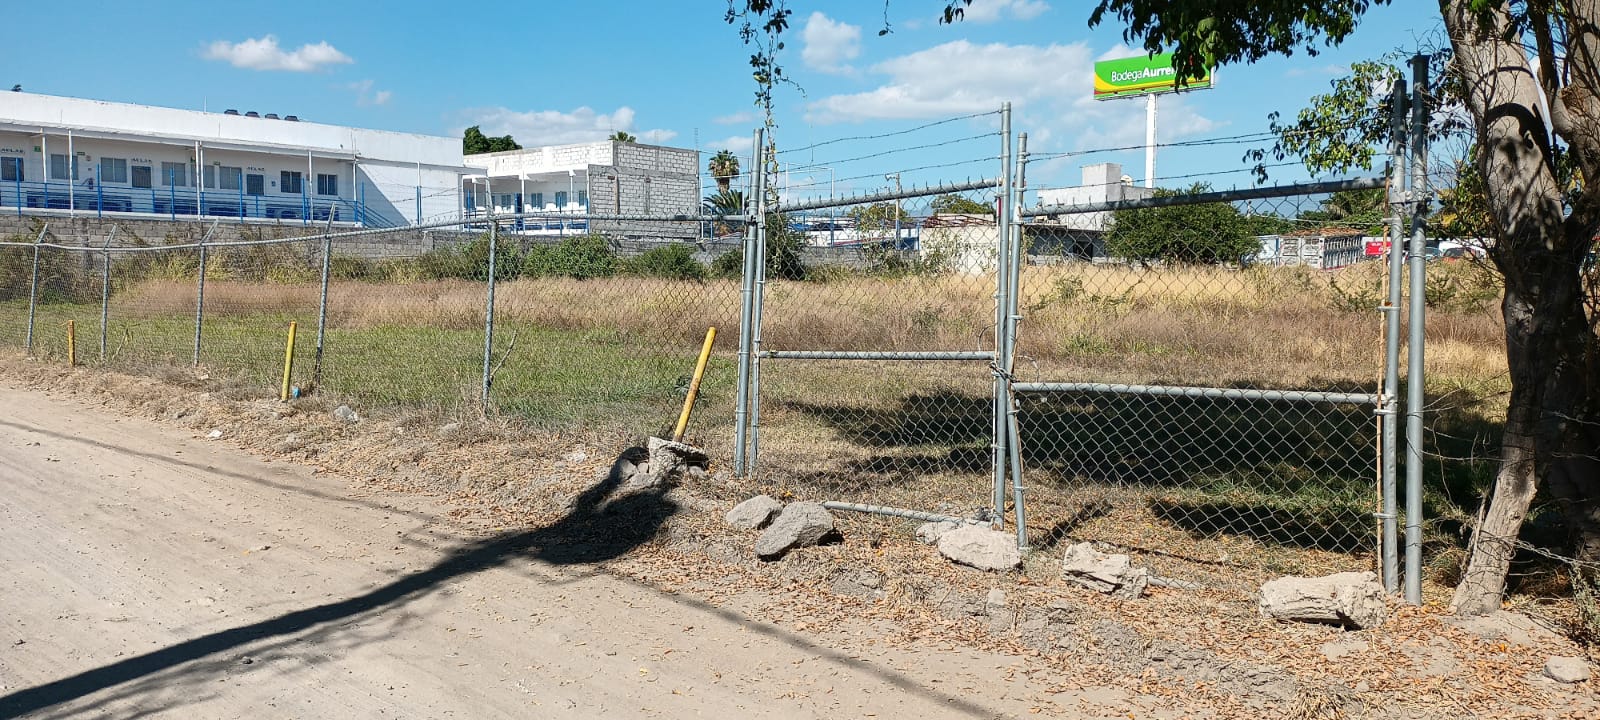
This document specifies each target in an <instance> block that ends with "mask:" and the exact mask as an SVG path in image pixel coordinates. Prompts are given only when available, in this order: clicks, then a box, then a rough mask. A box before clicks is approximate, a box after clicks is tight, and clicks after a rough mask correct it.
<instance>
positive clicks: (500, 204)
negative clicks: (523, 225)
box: [494, 195, 517, 209]
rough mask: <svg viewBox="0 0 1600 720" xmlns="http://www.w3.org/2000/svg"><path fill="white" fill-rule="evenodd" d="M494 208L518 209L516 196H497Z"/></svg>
mask: <svg viewBox="0 0 1600 720" xmlns="http://www.w3.org/2000/svg"><path fill="white" fill-rule="evenodd" d="M494 206H495V207H496V208H508V209H515V208H516V207H517V196H516V195H496V196H495V201H494Z"/></svg>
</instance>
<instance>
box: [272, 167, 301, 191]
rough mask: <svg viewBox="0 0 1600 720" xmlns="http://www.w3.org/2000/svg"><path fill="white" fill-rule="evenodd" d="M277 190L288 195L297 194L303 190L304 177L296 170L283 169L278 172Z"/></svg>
mask: <svg viewBox="0 0 1600 720" xmlns="http://www.w3.org/2000/svg"><path fill="white" fill-rule="evenodd" d="M279 178H280V180H279V182H278V190H279V191H280V192H284V193H287V194H290V195H299V194H300V193H303V192H305V185H304V182H305V178H304V176H302V175H301V174H300V171H298V170H284V171H283V172H282V173H279Z"/></svg>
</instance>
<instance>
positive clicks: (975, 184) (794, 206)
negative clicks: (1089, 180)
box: [773, 178, 1000, 213]
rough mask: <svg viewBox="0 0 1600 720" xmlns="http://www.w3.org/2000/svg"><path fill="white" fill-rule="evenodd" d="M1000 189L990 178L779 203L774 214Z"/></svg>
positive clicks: (994, 180)
mask: <svg viewBox="0 0 1600 720" xmlns="http://www.w3.org/2000/svg"><path fill="white" fill-rule="evenodd" d="M998 187H1000V181H999V180H997V179H993V178H989V179H984V180H970V181H967V182H963V183H948V184H940V185H925V186H923V187H913V188H907V189H905V190H902V191H900V192H894V191H892V190H886V191H884V192H876V193H867V194H865V195H851V196H849V197H837V198H817V199H815V200H805V201H802V202H791V203H778V206H777V207H775V208H773V212H780V213H786V212H799V211H802V210H821V209H824V208H837V207H850V206H853V205H866V204H870V203H877V202H888V201H892V200H914V199H916V198H924V197H933V196H937V195H948V194H950V193H959V192H968V191H971V190H990V189H994V188H998Z"/></svg>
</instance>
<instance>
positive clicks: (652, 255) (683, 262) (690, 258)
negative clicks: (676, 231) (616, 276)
mask: <svg viewBox="0 0 1600 720" xmlns="http://www.w3.org/2000/svg"><path fill="white" fill-rule="evenodd" d="M628 267H629V269H630V270H631V271H632V272H634V273H636V274H638V275H643V276H645V277H658V278H666V279H668V280H704V279H705V277H706V266H704V265H701V264H700V261H699V260H696V259H695V257H694V250H693V249H692V248H691V247H690V246H689V245H688V244H687V243H672V244H670V245H662V246H660V247H654V248H651V249H649V250H646V251H644V252H643V253H640V254H639V256H638V257H636V258H634V259H633V260H632V261H631V262H629V263H628Z"/></svg>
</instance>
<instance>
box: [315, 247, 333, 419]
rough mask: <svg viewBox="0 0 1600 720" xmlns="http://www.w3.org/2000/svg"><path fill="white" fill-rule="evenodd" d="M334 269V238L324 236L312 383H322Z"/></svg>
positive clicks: (316, 384)
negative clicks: (323, 355)
mask: <svg viewBox="0 0 1600 720" xmlns="http://www.w3.org/2000/svg"><path fill="white" fill-rule="evenodd" d="M332 270H333V240H332V239H331V237H330V236H328V235H326V234H324V235H323V236H322V295H321V298H320V299H319V300H318V301H317V350H316V355H315V356H314V357H313V359H312V361H311V385H312V386H313V387H316V386H318V385H321V384H322V348H323V342H324V341H325V340H326V338H327V334H328V277H329V275H331V274H332Z"/></svg>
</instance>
